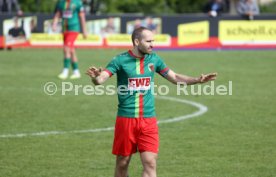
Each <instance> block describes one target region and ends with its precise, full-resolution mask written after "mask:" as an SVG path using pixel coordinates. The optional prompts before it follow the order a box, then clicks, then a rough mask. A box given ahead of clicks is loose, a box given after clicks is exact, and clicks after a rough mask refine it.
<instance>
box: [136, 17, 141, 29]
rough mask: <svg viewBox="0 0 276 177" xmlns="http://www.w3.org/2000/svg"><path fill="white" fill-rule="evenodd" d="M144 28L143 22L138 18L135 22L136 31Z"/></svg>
mask: <svg viewBox="0 0 276 177" xmlns="http://www.w3.org/2000/svg"><path fill="white" fill-rule="evenodd" d="M141 26H142V21H141V20H140V19H139V18H137V19H136V20H135V22H134V29H137V28H140V27H141Z"/></svg>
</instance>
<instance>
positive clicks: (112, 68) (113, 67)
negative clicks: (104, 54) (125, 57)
mask: <svg viewBox="0 0 276 177" xmlns="http://www.w3.org/2000/svg"><path fill="white" fill-rule="evenodd" d="M119 69H120V63H119V58H117V57H114V58H113V59H112V60H111V61H110V63H108V64H107V66H106V68H105V71H106V72H108V73H109V75H110V76H112V75H113V74H115V73H117V72H118V71H119Z"/></svg>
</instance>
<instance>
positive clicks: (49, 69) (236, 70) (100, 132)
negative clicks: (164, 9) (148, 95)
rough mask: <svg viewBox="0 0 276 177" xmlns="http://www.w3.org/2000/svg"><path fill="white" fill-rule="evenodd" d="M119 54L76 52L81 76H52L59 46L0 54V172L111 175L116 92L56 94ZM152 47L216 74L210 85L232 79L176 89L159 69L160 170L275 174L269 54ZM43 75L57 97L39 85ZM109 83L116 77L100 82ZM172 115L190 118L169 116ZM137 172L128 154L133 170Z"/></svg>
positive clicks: (12, 176)
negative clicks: (206, 90)
mask: <svg viewBox="0 0 276 177" xmlns="http://www.w3.org/2000/svg"><path fill="white" fill-rule="evenodd" d="M124 51H125V50H124V49H116V50H115V49H109V50H104V49H78V50H77V53H78V57H79V59H80V69H81V72H82V78H81V79H79V80H70V79H68V80H65V81H61V80H59V79H58V78H57V75H58V74H59V73H60V71H61V68H62V58H63V55H62V50H61V49H15V50H13V51H0V68H1V69H0V80H1V82H0V100H1V101H0V177H111V176H113V171H114V165H115V156H113V155H112V154H111V149H112V143H113V130H112V127H113V125H114V123H115V115H116V107H117V104H118V103H117V96H116V95H95V94H94V95H93V94H90V95H87V94H85V93H84V92H83V90H82V88H80V89H79V90H78V93H77V94H76V93H75V92H74V91H72V92H69V91H68V92H66V94H62V84H63V83H64V82H70V83H72V84H73V85H78V86H80V85H81V86H86V85H92V84H91V82H90V79H89V78H88V77H87V76H86V75H85V74H84V73H85V71H86V69H87V68H88V67H89V66H91V65H95V66H102V67H105V66H106V64H107V62H108V61H110V60H111V59H112V57H113V56H114V55H116V54H119V53H121V52H124ZM156 52H157V53H158V54H159V55H160V56H161V57H162V58H163V60H164V61H165V62H166V64H167V65H168V66H169V67H170V68H171V69H173V70H174V71H175V72H177V73H182V74H186V75H190V76H198V75H200V74H201V73H209V72H218V78H217V80H216V81H215V82H214V84H215V85H216V86H217V85H226V86H229V81H232V95H229V94H228V95H218V94H214V95H192V94H189V95H186V94H180V95H178V94H177V87H176V86H175V85H173V84H171V83H169V82H168V81H166V80H165V79H163V78H162V77H160V76H159V75H158V74H156V76H155V83H156V84H157V85H167V86H168V87H169V93H168V94H167V95H166V96H165V97H163V98H164V99H158V98H160V97H158V98H157V99H156V111H157V117H158V120H160V121H163V123H161V124H159V132H160V149H159V158H158V166H157V172H158V177H275V176H276V110H275V108H276V82H275V81H276V80H275V76H276V69H275V68H276V51H273V50H266V51H265V50H263V51H261V50H260V51H257V50H256V51H156ZM48 82H53V83H55V84H56V85H57V88H58V90H57V92H56V93H55V94H54V95H47V94H46V93H45V92H44V85H45V84H46V83H48ZM62 82H63V83H62ZM115 84H116V76H113V77H112V78H111V79H110V80H108V81H107V83H106V84H105V85H115ZM208 84H209V83H208ZM208 84H204V85H208ZM204 85H203V86H204ZM209 85H210V84H209ZM187 90H188V91H189V89H187ZM169 98H174V99H169ZM181 100H182V101H181ZM195 104H196V105H200V106H201V107H200V106H199V107H197V106H195ZM203 108H206V110H205V111H206V112H205V111H202V110H201V109H203ZM200 110H201V111H202V112H201V113H199V112H200ZM197 113H199V114H197ZM179 117H182V118H185V117H186V118H189V119H185V120H178V121H172V122H167V123H166V121H167V120H175V119H174V118H179ZM141 170H142V166H141V163H140V159H139V154H135V155H134V156H133V157H132V161H131V163H130V167H129V174H130V177H139V176H141Z"/></svg>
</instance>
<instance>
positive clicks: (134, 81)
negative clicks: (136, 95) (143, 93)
mask: <svg viewBox="0 0 276 177" xmlns="http://www.w3.org/2000/svg"><path fill="white" fill-rule="evenodd" d="M150 81H151V77H138V78H128V90H149V89H150Z"/></svg>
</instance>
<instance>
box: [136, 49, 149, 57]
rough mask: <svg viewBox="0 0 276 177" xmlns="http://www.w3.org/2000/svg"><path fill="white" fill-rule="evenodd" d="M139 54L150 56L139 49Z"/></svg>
mask: <svg viewBox="0 0 276 177" xmlns="http://www.w3.org/2000/svg"><path fill="white" fill-rule="evenodd" d="M138 52H139V53H140V54H142V55H143V56H144V55H146V54H149V53H146V52H144V51H142V50H141V49H139V48H138Z"/></svg>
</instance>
